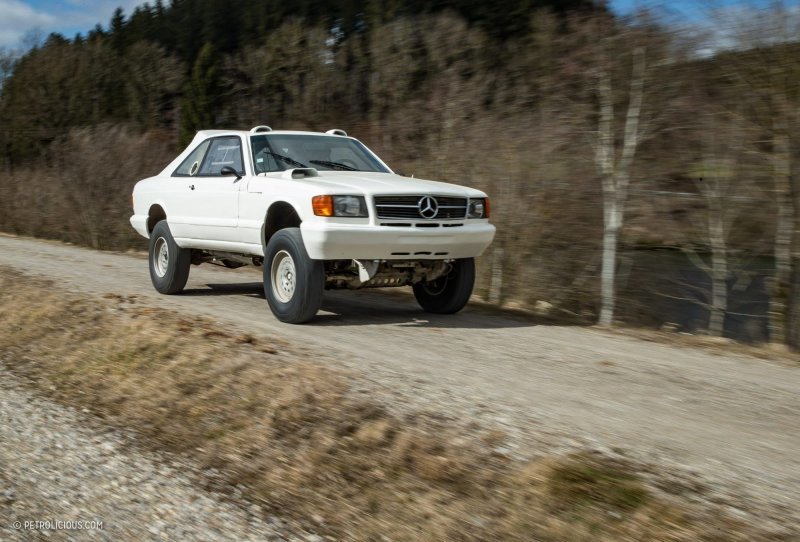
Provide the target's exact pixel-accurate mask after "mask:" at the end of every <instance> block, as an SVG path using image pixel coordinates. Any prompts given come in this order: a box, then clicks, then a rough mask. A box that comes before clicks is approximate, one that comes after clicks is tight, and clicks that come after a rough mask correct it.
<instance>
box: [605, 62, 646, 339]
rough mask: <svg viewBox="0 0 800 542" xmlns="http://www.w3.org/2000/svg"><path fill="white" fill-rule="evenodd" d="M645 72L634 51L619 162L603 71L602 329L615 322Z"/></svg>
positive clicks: (609, 92) (611, 101) (609, 91)
mask: <svg viewBox="0 0 800 542" xmlns="http://www.w3.org/2000/svg"><path fill="white" fill-rule="evenodd" d="M644 73H645V56H644V49H643V48H642V47H637V48H635V49H634V51H633V70H632V73H631V88H630V94H629V96H628V110H627V112H626V115H625V127H624V131H623V139H622V152H621V153H620V154H621V156H620V158H619V160H617V157H616V151H615V146H614V95H613V92H612V88H611V77H610V76H609V74H608V72H606V71H601V72H600V78H599V81H598V86H597V94H598V99H599V104H600V118H599V122H598V130H597V132H598V140H597V144H596V146H595V162H596V163H597V167H598V169H599V170H600V175H601V178H602V181H603V263H602V270H601V277H600V317H599V318H598V320H597V323H598V324H599V325H601V326H610V325H612V324H613V323H614V308H615V304H616V291H615V284H614V282H615V277H616V263H617V245H618V243H619V232H620V229H621V228H622V221H623V217H624V216H625V201H626V199H627V194H628V183H629V182H630V171H631V167H632V166H633V159H634V157H635V156H636V149H637V148H638V146H639V139H640V134H639V118H640V116H641V111H642V99H643V96H644Z"/></svg>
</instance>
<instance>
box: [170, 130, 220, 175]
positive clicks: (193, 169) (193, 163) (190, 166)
mask: <svg viewBox="0 0 800 542" xmlns="http://www.w3.org/2000/svg"><path fill="white" fill-rule="evenodd" d="M210 143H211V140H210V139H206V140H205V141H203V142H202V143H200V144H199V145H198V146H197V148H196V149H195V150H193V151H192V154H190V155H189V156H188V157H187V158H186V160H184V161H183V163H182V164H181V165H179V166H178V169H176V170H175V173H173V174H172V175H173V177H191V176H192V175H197V172H198V171H199V170H200V163H201V162H202V161H203V156H205V154H206V149H208V145H209V144H210Z"/></svg>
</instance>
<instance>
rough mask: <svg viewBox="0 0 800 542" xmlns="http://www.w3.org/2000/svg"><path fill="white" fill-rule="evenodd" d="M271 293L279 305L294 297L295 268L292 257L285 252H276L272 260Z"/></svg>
mask: <svg viewBox="0 0 800 542" xmlns="http://www.w3.org/2000/svg"><path fill="white" fill-rule="evenodd" d="M270 276H271V277H272V291H273V292H274V293H275V297H277V298H278V301H280V302H281V303H288V302H289V301H291V300H292V297H293V296H294V289H295V280H296V277H295V267H294V260H293V259H292V256H291V255H290V254H289V253H288V252H286V251H285V250H281V251H280V252H278V253H277V254H276V255H275V257H274V258H273V259H272V267H271V270H270Z"/></svg>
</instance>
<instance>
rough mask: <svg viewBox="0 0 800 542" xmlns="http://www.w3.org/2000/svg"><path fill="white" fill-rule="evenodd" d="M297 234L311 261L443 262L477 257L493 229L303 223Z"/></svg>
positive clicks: (484, 225)
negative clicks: (299, 232) (300, 235)
mask: <svg viewBox="0 0 800 542" xmlns="http://www.w3.org/2000/svg"><path fill="white" fill-rule="evenodd" d="M300 231H301V233H302V235H303V243H304V244H305V246H306V250H307V251H308V255H309V256H310V257H311V258H312V259H314V260H349V259H355V260H427V259H435V260H443V259H451V258H473V257H475V256H480V255H481V253H482V252H483V251H484V250H485V249H486V247H488V246H489V245H490V244H491V242H492V240H493V239H494V234H495V227H494V226H493V225H491V224H489V223H488V222H477V223H474V224H470V223H467V224H464V225H463V226H460V227H451V228H443V227H438V228H415V227H394V226H374V225H370V224H353V225H348V224H341V223H330V224H326V223H324V222H303V223H302V224H301V225H300Z"/></svg>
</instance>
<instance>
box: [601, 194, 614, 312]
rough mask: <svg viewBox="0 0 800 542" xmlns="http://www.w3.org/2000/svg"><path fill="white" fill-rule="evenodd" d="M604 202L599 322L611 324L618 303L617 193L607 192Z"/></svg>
mask: <svg viewBox="0 0 800 542" xmlns="http://www.w3.org/2000/svg"><path fill="white" fill-rule="evenodd" d="M604 199H605V200H606V201H605V202H604V204H603V214H604V219H603V263H602V267H601V271H600V299H601V306H600V318H599V319H598V321H597V323H598V324H599V325H601V326H610V325H612V324H613V323H614V307H615V305H616V289H615V284H614V283H615V278H616V271H617V243H618V241H619V224H618V223H617V216H618V213H617V202H616V194H605V193H604Z"/></svg>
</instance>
